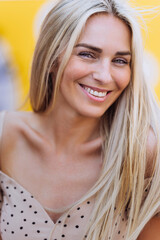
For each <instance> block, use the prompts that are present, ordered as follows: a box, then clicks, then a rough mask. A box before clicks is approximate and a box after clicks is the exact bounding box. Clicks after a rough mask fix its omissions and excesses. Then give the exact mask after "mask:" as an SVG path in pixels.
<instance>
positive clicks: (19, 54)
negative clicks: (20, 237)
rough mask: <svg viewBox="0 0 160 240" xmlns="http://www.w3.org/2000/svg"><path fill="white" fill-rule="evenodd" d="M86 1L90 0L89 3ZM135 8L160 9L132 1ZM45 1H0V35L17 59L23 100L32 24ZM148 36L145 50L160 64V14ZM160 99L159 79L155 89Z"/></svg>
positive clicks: (147, 1)
mask: <svg viewBox="0 0 160 240" xmlns="http://www.w3.org/2000/svg"><path fill="white" fill-rule="evenodd" d="M86 1H87V0H86ZM130 1H131V2H132V4H133V5H135V6H143V5H150V6H159V0H154V1H153V0H130ZM44 2H45V0H19V1H18V0H17V1H16V0H10V1H9V0H4V1H3V0H0V36H1V35H2V36H3V37H4V38H6V39H7V41H8V42H9V44H10V45H11V49H12V53H13V57H14V60H15V62H16V64H17V66H18V70H19V75H20V79H21V83H22V86H21V88H20V89H21V93H22V94H21V99H20V101H22V100H24V99H25V97H26V95H27V92H28V89H29V71H30V64H31V59H32V53H33V49H34V44H35V43H34V37H33V21H34V17H35V15H36V13H37V11H38V9H39V7H40V6H41V5H42V3H44ZM147 25H148V34H149V35H148V36H147V39H145V47H146V49H147V50H149V51H150V52H152V53H153V54H154V56H155V57H156V59H157V60H158V61H159V63H160V47H159V43H160V27H159V26H160V15H159V16H157V17H156V18H152V19H151V16H150V17H149V21H147ZM155 90H156V93H157V95H158V97H159V99H160V77H159V81H158V84H157V86H156V88H155Z"/></svg>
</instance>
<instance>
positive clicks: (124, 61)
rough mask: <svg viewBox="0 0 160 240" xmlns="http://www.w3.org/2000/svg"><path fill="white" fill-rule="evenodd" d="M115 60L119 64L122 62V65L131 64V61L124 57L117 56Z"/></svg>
mask: <svg viewBox="0 0 160 240" xmlns="http://www.w3.org/2000/svg"><path fill="white" fill-rule="evenodd" d="M113 62H115V63H117V64H120V65H125V64H129V62H128V61H127V60H125V59H122V58H117V59H114V60H113Z"/></svg>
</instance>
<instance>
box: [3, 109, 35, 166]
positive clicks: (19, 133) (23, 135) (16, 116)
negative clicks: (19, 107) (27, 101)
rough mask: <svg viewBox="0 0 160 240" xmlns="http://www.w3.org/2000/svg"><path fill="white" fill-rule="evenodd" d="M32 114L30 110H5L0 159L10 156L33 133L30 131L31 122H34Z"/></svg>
mask: <svg viewBox="0 0 160 240" xmlns="http://www.w3.org/2000/svg"><path fill="white" fill-rule="evenodd" d="M34 118H35V117H34V114H33V113H31V112H6V114H5V118H4V124H3V131H2V132H3V133H2V136H1V142H0V143H1V144H0V147H1V155H0V160H1V164H2V159H3V160H4V161H6V159H9V158H10V154H12V155H13V154H14V150H15V149H17V148H20V147H21V146H22V145H23V143H24V142H27V138H28V139H29V136H31V135H33V134H32V133H31V132H33V131H32V127H31V124H30V123H31V122H34V121H35V120H34Z"/></svg>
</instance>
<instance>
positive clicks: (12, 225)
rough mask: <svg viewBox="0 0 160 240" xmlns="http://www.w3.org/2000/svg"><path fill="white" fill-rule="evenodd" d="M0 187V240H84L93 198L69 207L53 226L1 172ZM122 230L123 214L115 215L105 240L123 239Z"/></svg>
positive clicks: (124, 224)
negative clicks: (112, 227) (113, 226)
mask: <svg viewBox="0 0 160 240" xmlns="http://www.w3.org/2000/svg"><path fill="white" fill-rule="evenodd" d="M0 185H1V194H0V210H1V216H0V232H1V233H0V235H1V237H2V240H63V239H64V240H84V239H85V238H86V236H87V235H86V226H87V224H88V221H89V220H90V216H91V212H92V210H93V207H94V199H91V200H88V201H86V202H84V203H83V204H81V205H79V206H75V207H73V208H72V210H70V211H69V212H68V213H67V212H66V213H65V214H63V215H62V216H61V217H60V218H59V219H58V220H57V222H56V223H54V222H53V221H52V219H51V218H50V216H49V215H48V214H47V212H46V211H45V208H44V207H43V206H42V205H41V204H40V203H39V202H38V201H37V200H36V199H35V198H34V196H32V195H31V194H30V193H29V192H28V191H27V190H26V189H24V188H23V187H22V186H21V185H20V184H18V183H17V182H16V181H15V180H14V179H12V178H10V177H9V176H7V175H6V174H4V173H3V172H1V171H0ZM115 211H116V207H115ZM126 228H127V214H126V213H124V214H119V216H118V218H117V221H116V222H115V231H114V236H112V237H110V236H109V237H108V239H110V240H123V239H126V238H125V232H126Z"/></svg>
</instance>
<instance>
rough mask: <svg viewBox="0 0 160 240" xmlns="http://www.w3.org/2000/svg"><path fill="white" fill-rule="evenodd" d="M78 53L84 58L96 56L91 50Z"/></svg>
mask: <svg viewBox="0 0 160 240" xmlns="http://www.w3.org/2000/svg"><path fill="white" fill-rule="evenodd" d="M78 55H79V56H81V57H84V58H94V59H95V58H96V57H95V55H94V54H93V53H90V52H80V53H79V54H78Z"/></svg>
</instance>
